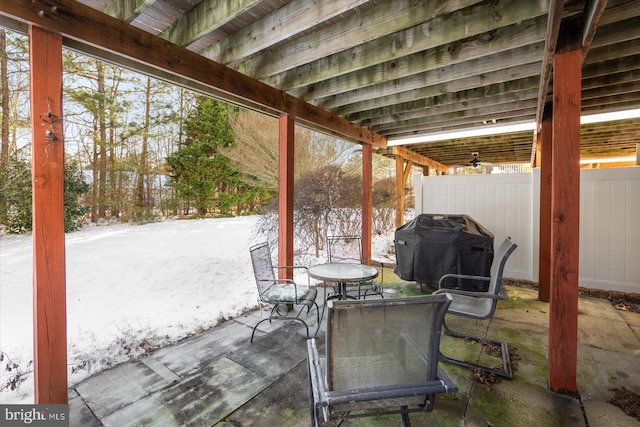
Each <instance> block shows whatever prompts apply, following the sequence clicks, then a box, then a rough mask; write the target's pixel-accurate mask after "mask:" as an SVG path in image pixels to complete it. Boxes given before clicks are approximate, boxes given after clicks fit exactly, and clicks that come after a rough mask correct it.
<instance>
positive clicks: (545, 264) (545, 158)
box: [537, 106, 553, 302]
mask: <svg viewBox="0 0 640 427" xmlns="http://www.w3.org/2000/svg"><path fill="white" fill-rule="evenodd" d="M551 109H552V107H551V106H548V107H546V108H545V117H544V118H543V120H542V126H541V129H540V133H539V134H538V136H539V138H540V139H539V141H538V142H539V144H538V148H539V150H538V152H539V154H540V156H539V158H538V159H537V162H538V164H539V165H540V230H539V232H540V247H539V256H538V299H539V300H540V301H545V302H549V299H550V295H551V183H552V179H551V178H552V176H551V173H552V170H553V151H552V147H553V121H552V119H553V117H552V115H551Z"/></svg>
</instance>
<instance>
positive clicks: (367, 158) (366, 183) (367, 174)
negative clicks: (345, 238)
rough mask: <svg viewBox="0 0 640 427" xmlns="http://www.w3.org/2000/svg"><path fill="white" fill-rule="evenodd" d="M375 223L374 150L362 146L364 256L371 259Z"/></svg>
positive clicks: (368, 146) (367, 146)
mask: <svg viewBox="0 0 640 427" xmlns="http://www.w3.org/2000/svg"><path fill="white" fill-rule="evenodd" d="M372 221H373V148H372V147H371V146H370V145H363V146H362V256H363V258H364V259H365V260H369V259H371V239H372V233H371V231H372Z"/></svg>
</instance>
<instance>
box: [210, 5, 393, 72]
mask: <svg viewBox="0 0 640 427" xmlns="http://www.w3.org/2000/svg"><path fill="white" fill-rule="evenodd" d="M229 1H232V2H235V3H239V2H238V1H237V0H229ZM368 1H369V0H355V1H346V0H339V1H336V0H316V1H313V2H310V1H308V0H294V1H292V2H291V3H287V4H285V5H284V6H282V7H280V8H279V9H277V10H275V11H273V12H272V13H270V14H269V15H267V16H265V17H264V18H262V19H260V20H258V21H256V22H254V23H253V24H251V25H248V26H246V27H244V28H243V29H241V30H240V31H238V32H236V33H234V34H232V35H230V36H229V37H227V38H224V39H222V40H220V41H219V42H217V43H215V44H213V45H211V46H210V47H208V48H206V49H205V50H203V51H202V52H201V54H202V55H204V56H206V57H207V58H211V59H213V60H214V61H217V62H220V63H221V64H232V63H234V62H236V61H239V60H241V59H242V58H248V57H251V55H254V54H256V53H258V52H261V51H264V50H266V49H269V48H270V47H272V46H274V45H276V44H278V43H282V42H286V41H288V40H289V39H290V38H291V37H292V36H294V35H296V34H298V33H300V32H303V31H305V30H308V29H311V28H313V27H317V26H318V25H321V24H322V23H324V22H326V21H329V20H331V19H334V18H335V17H337V16H340V15H342V14H345V13H349V12H350V11H351V10H353V9H355V8H357V7H359V6H361V5H362V4H363V3H367V2H368ZM405 1H406V0H405ZM261 2H262V0H260V1H258V2H257V3H261ZM356 15H360V14H356ZM327 29H328V28H327ZM354 30H355V29H354ZM357 30H360V31H361V30H362V27H361V26H360V27H358V28H357ZM354 32H355V31H354ZM256 34H259V35H260V36H259V37H256ZM360 37H362V35H360ZM354 39H355V38H354ZM342 41H343V42H344V40H342ZM329 44H331V43H329ZM324 45H325V44H324V43H323V44H322V45H319V46H315V47H316V48H317V49H320V48H326V47H325V46H324ZM295 58H296V56H295V55H294V57H289V59H290V60H291V59H294V60H295ZM267 63H268V62H267Z"/></svg>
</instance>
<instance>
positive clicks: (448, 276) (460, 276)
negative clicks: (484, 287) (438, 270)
mask: <svg viewBox="0 0 640 427" xmlns="http://www.w3.org/2000/svg"><path fill="white" fill-rule="evenodd" d="M447 279H462V280H482V281H484V282H488V281H490V280H491V277H486V276H472V275H469V274H455V273H449V274H445V275H444V276H442V277H441V278H440V280H439V281H438V289H450V288H447V287H446V286H445V285H444V282H445V280H447Z"/></svg>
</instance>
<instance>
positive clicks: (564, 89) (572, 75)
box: [549, 20, 582, 394]
mask: <svg viewBox="0 0 640 427" xmlns="http://www.w3.org/2000/svg"><path fill="white" fill-rule="evenodd" d="M581 30H582V26H581V24H580V22H578V21H577V20H569V21H566V22H565V23H563V26H562V28H561V30H560V35H559V38H558V49H557V51H556V54H555V57H554V65H553V148H552V151H553V166H552V172H551V176H552V184H551V188H552V201H551V210H552V228H551V229H552V231H551V295H550V316H549V387H550V388H551V389H552V390H553V391H556V392H569V393H572V394H575V393H576V392H577V382H576V371H577V362H578V277H579V246H580V99H581V93H580V92H581V91H580V82H581V68H582V46H581V42H582V34H581Z"/></svg>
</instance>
